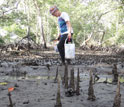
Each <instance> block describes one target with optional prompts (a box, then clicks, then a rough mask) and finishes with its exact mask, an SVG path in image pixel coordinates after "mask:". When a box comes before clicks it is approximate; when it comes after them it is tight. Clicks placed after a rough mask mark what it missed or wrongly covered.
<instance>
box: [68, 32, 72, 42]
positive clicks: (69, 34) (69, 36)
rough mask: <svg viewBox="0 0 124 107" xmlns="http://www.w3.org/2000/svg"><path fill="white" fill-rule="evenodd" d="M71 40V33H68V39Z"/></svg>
mask: <svg viewBox="0 0 124 107" xmlns="http://www.w3.org/2000/svg"><path fill="white" fill-rule="evenodd" d="M70 40H71V33H68V41H69V42H70Z"/></svg>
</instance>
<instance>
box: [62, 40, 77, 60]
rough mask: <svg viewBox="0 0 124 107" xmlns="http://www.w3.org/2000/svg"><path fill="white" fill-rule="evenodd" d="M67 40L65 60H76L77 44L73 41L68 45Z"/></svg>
mask: <svg viewBox="0 0 124 107" xmlns="http://www.w3.org/2000/svg"><path fill="white" fill-rule="evenodd" d="M66 42H67V39H66V40H65V44H64V46H65V59H74V58H75V44H74V42H73V41H72V43H66Z"/></svg>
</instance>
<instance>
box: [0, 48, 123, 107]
mask: <svg viewBox="0 0 124 107" xmlns="http://www.w3.org/2000/svg"><path fill="white" fill-rule="evenodd" d="M113 64H116V65H117V71H118V73H119V77H120V82H121V84H120V92H121V107H124V56H123V55H114V54H111V53H106V52H94V51H81V50H80V51H79V50H77V52H76V58H75V60H72V61H71V64H70V65H68V70H69V73H70V69H71V68H74V74H75V82H76V77H77V70H78V68H79V71H80V80H81V81H80V95H79V96H76V95H74V96H73V97H66V96H65V89H64V86H63V85H62V83H61V84H60V87H61V88H60V89H61V102H62V107H113V102H114V97H115V94H116V88H117V85H116V84H115V83H114V84H113V83H112V79H113V74H112V69H113ZM57 67H58V69H59V75H60V76H61V77H63V75H64V70H65V66H64V65H62V64H61V60H60V57H59V55H58V53H55V52H54V51H51V50H44V51H41V52H40V51H35V52H34V51H33V52H31V53H28V52H22V53H21V54H20V53H19V52H8V53H6V54H1V56H0V107H8V105H9V98H8V95H7V94H8V88H9V87H15V89H14V91H12V92H11V94H12V96H11V97H12V101H13V105H14V107H54V105H55V103H56V94H57V83H54V78H55V75H56V70H57ZM89 70H92V71H93V76H94V75H97V76H98V77H99V80H97V81H96V80H95V83H94V94H95V96H96V100H95V101H89V100H87V98H88V87H89ZM61 79H62V78H61Z"/></svg>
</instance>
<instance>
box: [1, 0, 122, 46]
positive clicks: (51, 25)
mask: <svg viewBox="0 0 124 107" xmlns="http://www.w3.org/2000/svg"><path fill="white" fill-rule="evenodd" d="M52 5H57V6H58V7H59V9H60V11H66V12H68V13H69V16H70V18H71V24H72V26H73V29H74V35H73V37H74V40H75V43H76V44H77V45H80V46H81V45H82V44H85V41H88V42H87V43H88V44H93V45H103V46H106V45H107V46H108V45H122V44H123V43H124V0H0V43H10V42H13V41H15V40H16V42H17V41H18V40H20V39H22V38H23V37H25V36H26V35H27V34H29V35H30V37H31V38H32V39H33V40H34V41H35V42H36V43H38V44H44V45H48V44H50V43H51V40H52V39H54V38H57V36H58V35H57V34H58V32H57V18H55V17H53V16H51V15H50V13H49V8H50V7H51V6H52Z"/></svg>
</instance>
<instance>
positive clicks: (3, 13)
mask: <svg viewBox="0 0 124 107" xmlns="http://www.w3.org/2000/svg"><path fill="white" fill-rule="evenodd" d="M8 3H9V1H8V2H7V5H8ZM19 3H20V0H19V1H18V2H17V3H16V6H15V7H13V8H11V9H9V10H7V11H2V15H1V16H0V18H2V17H3V16H4V15H5V14H6V13H7V12H9V11H12V10H15V9H17V8H18V5H19Z"/></svg>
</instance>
